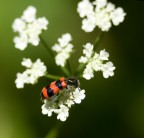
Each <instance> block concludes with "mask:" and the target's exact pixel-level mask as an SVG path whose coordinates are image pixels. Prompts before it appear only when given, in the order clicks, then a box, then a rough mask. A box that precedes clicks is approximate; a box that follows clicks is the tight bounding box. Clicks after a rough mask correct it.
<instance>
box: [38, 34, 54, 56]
mask: <svg viewBox="0 0 144 138" xmlns="http://www.w3.org/2000/svg"><path fill="white" fill-rule="evenodd" d="M40 40H41V43H42V44H43V45H44V46H45V48H46V49H47V51H48V52H49V53H50V55H51V56H52V57H54V54H53V52H52V50H51V48H50V47H49V46H48V45H47V44H46V42H45V41H44V39H43V38H42V36H40Z"/></svg>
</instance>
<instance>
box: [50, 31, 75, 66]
mask: <svg viewBox="0 0 144 138" xmlns="http://www.w3.org/2000/svg"><path fill="white" fill-rule="evenodd" d="M71 40H72V38H71V35H70V34H69V33H66V34H63V35H62V37H61V38H59V39H58V42H59V44H55V45H54V46H52V50H53V51H55V52H56V53H57V55H56V56H55V62H56V64H57V65H58V66H62V67H64V66H65V64H66V61H67V60H68V59H69V58H70V54H71V52H72V49H73V45H72V44H71V43H70V41H71Z"/></svg>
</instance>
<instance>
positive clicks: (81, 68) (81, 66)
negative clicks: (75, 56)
mask: <svg viewBox="0 0 144 138" xmlns="http://www.w3.org/2000/svg"><path fill="white" fill-rule="evenodd" d="M84 67H85V64H84V63H81V64H79V66H78V68H77V70H76V73H75V76H77V75H78V74H79V73H80V72H81V71H82V70H83V69H84Z"/></svg>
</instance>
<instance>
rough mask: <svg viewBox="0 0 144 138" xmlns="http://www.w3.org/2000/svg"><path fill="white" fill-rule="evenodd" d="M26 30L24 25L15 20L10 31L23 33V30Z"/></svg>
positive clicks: (21, 21) (20, 20) (17, 19)
mask: <svg viewBox="0 0 144 138" xmlns="http://www.w3.org/2000/svg"><path fill="white" fill-rule="evenodd" d="M25 28H26V23H25V22H24V21H23V20H22V19H20V18H16V19H15V20H14V22H13V24H12V29H13V31H14V32H23V31H24V29H25Z"/></svg>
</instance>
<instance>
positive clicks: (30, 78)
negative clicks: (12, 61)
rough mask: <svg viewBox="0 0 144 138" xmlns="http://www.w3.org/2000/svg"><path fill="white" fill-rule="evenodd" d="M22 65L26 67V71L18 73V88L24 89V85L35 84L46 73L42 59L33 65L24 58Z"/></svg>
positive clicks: (16, 81) (29, 60)
mask: <svg viewBox="0 0 144 138" xmlns="http://www.w3.org/2000/svg"><path fill="white" fill-rule="evenodd" d="M21 64H22V65H23V66H25V67H26V70H25V71H24V72H23V73H17V78H16V80H15V83H16V87H17V88H23V87H24V84H35V83H36V82H37V80H38V78H39V77H42V76H44V75H45V73H46V66H45V65H44V63H43V62H41V60H40V59H37V60H36V61H35V62H34V63H33V62H32V61H31V59H26V58H24V59H23V61H22V62H21Z"/></svg>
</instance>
